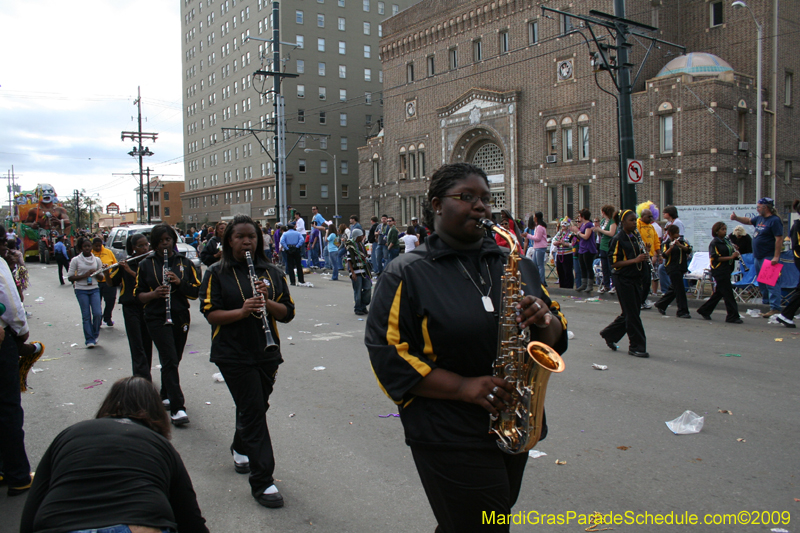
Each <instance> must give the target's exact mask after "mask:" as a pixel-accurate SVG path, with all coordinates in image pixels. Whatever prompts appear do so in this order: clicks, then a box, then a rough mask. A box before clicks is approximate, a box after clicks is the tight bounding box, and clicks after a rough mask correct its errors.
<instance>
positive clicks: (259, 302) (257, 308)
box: [242, 296, 264, 318]
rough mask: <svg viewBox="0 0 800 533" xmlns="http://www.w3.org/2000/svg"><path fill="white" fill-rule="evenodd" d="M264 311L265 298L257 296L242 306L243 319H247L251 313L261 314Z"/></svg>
mask: <svg viewBox="0 0 800 533" xmlns="http://www.w3.org/2000/svg"><path fill="white" fill-rule="evenodd" d="M262 309H264V298H262V297H261V296H257V297H255V298H248V299H247V300H245V301H244V305H242V318H246V317H247V316H248V315H249V314H250V313H259V312H261V310H262Z"/></svg>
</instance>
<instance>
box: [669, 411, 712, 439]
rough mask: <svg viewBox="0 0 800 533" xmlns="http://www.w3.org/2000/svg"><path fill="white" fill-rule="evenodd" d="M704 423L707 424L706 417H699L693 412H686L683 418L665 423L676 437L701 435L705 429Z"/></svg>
mask: <svg viewBox="0 0 800 533" xmlns="http://www.w3.org/2000/svg"><path fill="white" fill-rule="evenodd" d="M703 422H705V417H702V416H699V415H698V414H697V413H694V412H692V411H684V412H683V414H682V415H681V416H679V417H678V418H676V419H675V420H670V421H669V422H665V424H667V427H668V428H669V430H670V431H672V432H673V433H675V434H676V435H691V434H692V433H700V430H701V429H703Z"/></svg>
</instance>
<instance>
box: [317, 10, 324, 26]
mask: <svg viewBox="0 0 800 533" xmlns="http://www.w3.org/2000/svg"><path fill="white" fill-rule="evenodd" d="M324 27H325V15H323V14H322V13H320V14H318V15H317V28H324Z"/></svg>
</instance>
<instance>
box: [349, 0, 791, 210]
mask: <svg viewBox="0 0 800 533" xmlns="http://www.w3.org/2000/svg"><path fill="white" fill-rule="evenodd" d="M746 2H747V4H748V5H749V7H750V8H751V9H752V15H753V16H751V14H750V13H749V12H748V11H747V10H746V9H734V8H733V7H732V5H731V4H732V2H731V1H730V0H726V1H720V0H627V2H626V4H627V13H626V15H627V17H628V18H630V19H633V20H636V21H639V22H641V23H644V24H648V25H651V26H655V27H658V28H659V31H658V32H656V33H655V36H656V37H658V38H660V39H663V40H665V41H670V42H673V43H676V44H681V45H684V46H686V49H687V55H686V56H682V57H678V56H681V52H680V50H678V49H676V48H674V47H673V48H671V47H669V46H667V45H664V44H661V45H659V46H658V47H653V48H652V50H651V51H650V53H649V57H648V59H647V62H646V63H645V65H644V67H643V69H642V71H641V75H640V76H639V77H638V79H637V81H636V83H635V85H634V94H633V114H634V132H635V133H634V137H635V139H634V140H635V150H636V158H637V159H641V160H642V161H643V162H644V179H643V183H642V184H641V185H638V186H637V195H638V199H639V201H640V202H641V201H645V200H652V201H654V202H656V204H657V205H658V206H659V207H661V208H663V207H664V206H666V205H669V204H673V205H698V204H700V205H714V204H743V203H746V204H754V203H755V202H756V199H757V198H756V192H755V169H756V157H755V156H756V109H757V107H758V100H759V99H758V95H757V93H756V72H757V62H758V58H757V54H756V50H757V46H756V43H757V39H756V25H755V24H754V20H753V17H755V19H756V20H758V21H759V23H760V24H761V25H762V26H763V28H764V32H763V33H764V40H763V49H764V50H763V56H762V64H763V79H762V83H763V92H762V98H761V99H762V101H763V102H764V106H765V107H764V113H763V117H764V121H763V122H764V126H763V137H762V140H763V173H764V174H763V176H764V177H763V181H762V195H763V196H772V197H774V198H775V199H776V207H777V208H778V211H779V213H780V214H781V216H782V217H783V218H784V219H787V214H788V213H789V212H790V211H791V209H790V206H791V203H792V201H793V200H794V199H795V198H797V197H798V196H800V180H798V178H800V172H798V167H799V166H800V145H799V144H798V143H797V142H796V141H795V137H796V134H795V133H793V132H797V131H799V130H800V114H798V112H797V110H796V107H797V101H796V99H795V98H794V96H795V91H794V87H796V84H795V83H794V82H795V77H796V76H797V75H798V72H800V54H798V53H797V51H798V50H800V33H798V32H797V28H798V26H800V4H798V2H787V1H780V2H779V1H778V0H746ZM543 5H544V6H547V7H550V8H554V9H558V10H561V11H566V12H570V13H575V14H582V15H589V12H590V10H592V9H595V10H599V11H602V12H605V13H613V10H614V2H613V1H612V0H571V1H570V0H563V1H552V0H550V1H546V2H542V1H535V0H497V1H490V0H422V1H421V2H420V3H418V4H416V5H415V6H413V7H412V8H410V9H407V10H405V11H403V12H401V13H400V14H398V15H396V16H394V17H392V18H390V19H389V20H387V21H386V22H385V23H384V37H383V39H382V40H381V50H380V51H381V57H382V59H383V70H384V72H386V73H387V75H386V79H385V89H384V102H385V104H386V105H385V112H384V115H385V119H384V124H385V129H384V131H383V132H382V135H380V136H375V137H373V138H372V139H370V140H369V141H368V143H367V145H366V146H364V147H362V148H361V149H360V150H359V172H360V178H361V179H360V198H361V214H362V216H364V217H367V216H370V215H373V214H382V213H388V214H392V215H395V216H396V217H397V220H398V222H399V223H401V224H405V223H407V222H408V221H409V219H410V218H411V217H412V216H415V215H418V214H419V213H420V212H421V201H422V199H423V197H424V194H425V193H426V191H427V188H428V182H427V179H428V177H429V176H430V174H431V173H432V172H433V170H435V169H436V168H437V167H438V166H440V165H441V164H444V163H451V162H459V161H466V162H471V163H475V164H478V165H479V166H481V167H482V168H483V169H484V170H486V171H487V174H489V178H490V185H491V190H492V194H493V196H494V198H495V206H496V210H499V209H500V208H502V207H505V208H508V209H510V210H511V211H512V212H513V213H514V215H516V216H518V217H523V216H524V217H527V215H528V214H530V213H533V212H535V211H542V212H543V213H544V214H545V216H546V217H547V220H548V221H551V222H552V221H554V220H555V219H556V218H557V217H562V216H564V215H568V216H570V217H573V216H574V215H575V213H577V211H578V210H579V209H582V208H588V209H589V210H590V211H591V212H592V213H593V214H599V212H600V207H601V206H603V205H605V204H612V205H616V206H617V207H619V202H620V198H619V166H618V154H619V146H618V136H617V110H616V102H615V100H614V98H613V96H612V95H609V94H607V93H606V92H604V90H605V91H610V92H611V93H615V92H616V90H615V89H614V87H613V85H612V82H611V79H610V77H609V75H608V73H607V72H598V73H595V72H593V70H594V69H593V67H592V65H591V64H590V60H589V59H590V56H589V52H590V49H591V50H592V51H593V50H595V47H594V45H592V46H591V47H588V46H587V41H586V39H585V37H588V38H589V39H591V35H590V34H589V33H588V31H587V29H586V28H582V27H581V25H582V23H581V22H580V21H578V20H577V19H574V18H570V17H568V16H563V15H557V14H553V13H549V14H548V13H543V12H542V9H541V7H542V6H543ZM775 9H779V13H777V15H776V12H775ZM776 23H777V25H776ZM596 31H597V30H596ZM602 33H604V31H603V32H602ZM606 42H608V41H606ZM631 43H632V44H633V49H632V61H633V63H635V64H636V68H634V70H633V73H634V74H636V69H637V68H638V66H639V64H640V63H641V60H642V59H643V57H644V55H645V53H646V51H647V46H648V45H649V42H648V41H647V40H646V39H641V38H632V39H631ZM596 80H597V81H596Z"/></svg>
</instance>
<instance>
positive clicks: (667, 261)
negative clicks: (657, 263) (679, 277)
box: [661, 237, 692, 273]
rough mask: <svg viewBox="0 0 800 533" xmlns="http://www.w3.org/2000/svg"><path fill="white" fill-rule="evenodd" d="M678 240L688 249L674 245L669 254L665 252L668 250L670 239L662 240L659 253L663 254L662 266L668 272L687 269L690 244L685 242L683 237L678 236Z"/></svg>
mask: <svg viewBox="0 0 800 533" xmlns="http://www.w3.org/2000/svg"><path fill="white" fill-rule="evenodd" d="M678 242H680V243H681V244H682V245H683V246H688V247H689V249H688V250H686V251H683V250H681V249H680V248H678V247H677V246H675V247H673V248H672V252H671V253H670V254H669V255H665V252H666V251H667V250H669V243H670V240H669V239H667V240H666V241H664V244H662V245H661V254H662V255H663V256H664V268H665V269H666V271H667V272H668V273H671V272H688V271H689V256H690V255H691V254H692V246H691V245H690V244H689V243H688V242H686V240H685V239H684V238H683V237H679V239H678Z"/></svg>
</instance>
